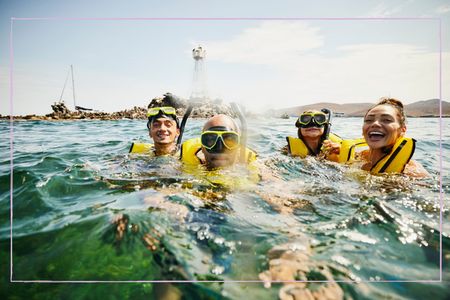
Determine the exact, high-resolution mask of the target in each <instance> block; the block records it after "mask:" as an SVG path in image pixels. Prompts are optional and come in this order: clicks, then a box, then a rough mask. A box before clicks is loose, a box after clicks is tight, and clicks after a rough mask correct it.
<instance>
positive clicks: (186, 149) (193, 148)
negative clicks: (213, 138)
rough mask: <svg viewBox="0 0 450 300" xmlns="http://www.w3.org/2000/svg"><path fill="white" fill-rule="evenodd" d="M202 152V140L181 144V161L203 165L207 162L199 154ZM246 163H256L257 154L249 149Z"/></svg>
mask: <svg viewBox="0 0 450 300" xmlns="http://www.w3.org/2000/svg"><path fill="white" fill-rule="evenodd" d="M201 150H202V142H201V141H200V138H199V137H198V138H193V139H189V140H187V141H185V142H184V143H183V144H181V157H180V158H181V161H182V162H184V163H186V164H189V165H201V164H204V163H205V162H203V161H201V160H200V158H199V157H198V156H197V153H198V152H200V151H201ZM245 158H246V163H247V164H249V163H251V162H254V161H256V153H255V152H254V151H253V150H250V149H249V148H246V149H245Z"/></svg>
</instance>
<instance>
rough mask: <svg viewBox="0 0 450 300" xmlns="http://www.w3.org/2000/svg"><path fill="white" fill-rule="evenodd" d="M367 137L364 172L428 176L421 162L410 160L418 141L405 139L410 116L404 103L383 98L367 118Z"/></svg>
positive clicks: (364, 131)
mask: <svg viewBox="0 0 450 300" xmlns="http://www.w3.org/2000/svg"><path fill="white" fill-rule="evenodd" d="M362 131H363V135H364V139H365V140H366V143H367V145H368V146H369V149H368V150H366V151H364V152H362V153H361V158H362V159H363V160H364V161H365V163H364V165H363V166H362V169H363V170H367V171H371V172H372V173H382V172H384V171H388V170H389V168H390V167H394V168H395V169H391V170H392V171H393V172H400V173H404V174H406V175H410V176H414V177H426V176H428V175H429V174H428V172H427V171H426V170H425V169H424V168H423V167H422V165H420V164H419V163H418V162H415V161H413V160H410V158H411V157H412V155H413V154H414V149H415V140H414V139H411V138H406V137H404V135H405V132H406V117H405V113H404V110H403V104H402V102H401V101H399V100H397V99H393V98H383V99H381V100H380V102H378V104H377V105H375V106H374V107H372V108H371V109H369V111H368V112H367V113H366V115H365V116H364V124H363V128H362Z"/></svg>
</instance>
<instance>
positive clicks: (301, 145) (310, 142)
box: [284, 110, 341, 161]
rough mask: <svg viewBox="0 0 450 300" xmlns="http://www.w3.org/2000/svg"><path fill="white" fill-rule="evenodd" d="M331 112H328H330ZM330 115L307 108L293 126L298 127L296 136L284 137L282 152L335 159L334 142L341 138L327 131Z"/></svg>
mask: <svg viewBox="0 0 450 300" xmlns="http://www.w3.org/2000/svg"><path fill="white" fill-rule="evenodd" d="M330 113H331V112H329V114H330ZM329 119H330V116H327V114H325V113H324V112H322V111H317V110H308V111H305V112H303V113H302V114H301V115H300V116H299V118H298V119H297V121H296V123H295V126H296V127H297V128H298V130H297V136H298V137H292V136H288V137H286V140H287V143H288V144H287V146H286V147H285V148H284V152H287V153H288V154H290V155H292V156H299V157H302V158H304V157H306V156H309V155H310V156H319V155H320V156H325V157H326V158H327V159H329V160H332V161H337V155H336V154H335V153H334V151H335V147H333V148H330V147H331V146H332V145H334V143H339V142H340V141H341V138H339V137H338V136H337V135H334V134H332V133H329V127H330V126H331V124H330V123H329Z"/></svg>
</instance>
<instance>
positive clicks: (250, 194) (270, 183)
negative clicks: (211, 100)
mask: <svg viewBox="0 0 450 300" xmlns="http://www.w3.org/2000/svg"><path fill="white" fill-rule="evenodd" d="M204 121H205V120H198V119H197V120H192V119H191V120H189V121H188V123H187V126H186V127H187V128H186V131H185V135H184V138H185V139H187V138H191V137H195V136H197V135H198V134H199V133H200V129H201V127H202V125H203V123H204ZM294 122H295V120H294V119H289V120H283V119H270V118H268V119H255V120H248V123H249V132H248V145H249V147H251V148H252V149H254V150H256V152H257V153H258V155H259V157H258V160H259V161H260V164H261V166H262V168H261V169H262V172H263V173H264V174H263V180H262V181H261V182H259V183H258V184H250V185H248V186H244V187H239V188H236V189H233V188H227V189H222V188H220V187H217V186H215V185H212V184H211V183H210V182H208V181H207V180H205V179H203V178H201V176H200V177H199V176H193V175H189V174H185V173H184V172H183V168H182V166H181V165H180V163H179V162H178V161H177V160H174V159H171V158H157V159H149V158H147V157H145V156H140V155H129V154H128V150H129V147H130V144H131V142H132V141H137V140H140V141H147V142H149V139H148V133H147V130H146V125H145V121H139V120H120V121H88V120H86V121H84V120H83V121H61V122H46V121H16V122H14V123H13V131H12V133H13V158H14V159H13V173H12V174H13V175H12V182H13V189H12V196H13V198H12V199H13V203H12V207H13V211H12V213H13V219H12V231H10V221H11V220H10V213H11V211H10V194H11V189H10V183H11V177H10V175H11V161H10V144H9V142H8V141H9V139H8V137H9V136H10V134H11V127H10V126H11V125H10V123H9V122H7V121H2V122H0V132H1V134H2V137H4V138H3V143H1V144H0V148H1V149H0V150H1V151H0V186H1V190H0V216H1V217H0V245H1V247H0V251H1V253H0V261H1V266H2V279H3V280H2V284H1V286H0V297H1V298H2V299H98V298H100V297H103V298H105V299H153V298H154V299H159V298H163V294H164V293H166V295H167V294H168V293H169V294H170V293H177V294H180V295H182V297H183V298H184V299H222V298H223V299H242V298H243V297H244V296H245V297H246V298H247V299H277V297H278V295H279V293H280V289H281V288H282V287H283V284H281V283H279V284H272V286H271V287H265V286H264V284H263V283H262V282H257V281H259V280H260V279H259V274H260V273H262V272H264V271H266V270H268V269H269V264H270V254H269V253H270V252H271V249H277V247H278V248H282V249H286V247H287V249H292V247H294V248H295V247H302V245H305V244H308V245H310V248H311V250H310V254H309V261H310V265H311V266H316V267H317V268H320V266H325V267H326V268H327V269H329V270H330V272H331V274H332V278H333V279H334V280H336V281H338V282H339V283H338V284H339V287H340V288H341V289H342V290H343V292H344V295H345V296H346V297H351V298H353V299H386V298H389V299H424V298H427V299H448V298H449V297H450V292H449V291H448V289H447V286H446V284H445V283H442V282H438V281H439V280H440V279H441V277H440V266H441V265H442V268H443V270H442V276H443V277H442V279H444V280H447V281H448V280H450V272H449V266H448V264H449V259H450V258H449V257H450V239H449V236H448V235H449V233H450V227H449V219H450V217H449V212H448V204H449V202H448V193H449V191H450V174H449V171H450V162H449V160H448V157H450V142H449V141H450V120H449V119H442V127H441V128H440V126H439V124H440V120H439V119H437V118H411V119H409V120H408V130H407V135H408V136H411V137H414V138H415V139H416V140H417V141H418V143H417V148H416V152H415V154H414V157H413V159H415V160H417V161H419V162H420V163H422V164H423V165H424V167H425V168H426V169H427V170H428V171H429V172H430V173H431V178H428V179H424V180H411V179H408V178H404V177H402V176H388V177H379V176H371V175H368V174H367V173H365V172H362V171H359V170H356V169H354V168H351V167H348V166H342V165H338V164H334V163H330V162H324V161H320V160H317V159H315V158H307V159H299V158H291V157H287V156H285V155H282V154H281V153H280V151H279V149H280V148H282V147H283V146H284V145H285V144H286V140H285V137H286V136H287V135H295V132H296V130H295V126H294ZM361 125H362V119H361V118H335V119H334V122H333V127H332V131H333V132H334V133H336V134H338V135H340V136H341V137H344V138H356V137H359V136H360V135H361ZM440 130H442V132H443V135H442V147H441V148H440V142H439V132H440ZM441 150H442V151H441ZM441 154H442V157H443V159H442V160H440V157H441ZM440 178H442V196H443V201H444V206H445V208H444V210H442V211H441V210H440V201H441V198H440V197H441V194H440V193H439V180H440ZM155 203H156V204H155ZM149 207H150V208H149ZM118 215H126V216H127V218H128V224H127V227H129V228H128V230H127V231H126V232H125V233H124V234H123V236H120V237H119V236H118V234H117V232H116V225H114V223H113V221H112V220H113V219H114V218H115V217H117V216H118ZM441 217H442V220H441ZM441 221H442V222H441ZM441 223H442V225H441ZM11 232H12V255H10V254H11V253H10V237H11ZM441 245H442V252H443V253H441V252H440V251H441V250H440V246H441ZM283 247H284V248H283ZM441 254H442V255H441ZM441 257H442V262H441V260H440V259H441ZM10 259H12V260H11V261H10ZM10 263H12V265H11V264H10ZM11 270H12V280H13V281H16V282H12V283H10V282H9V281H10V272H11ZM307 278H308V280H322V279H324V278H322V277H320V276H318V275H317V274H316V275H314V274H313V272H310V273H308V275H307ZM139 280H141V281H145V282H140V283H131V282H127V281H139ZM153 280H157V281H158V280H162V281H186V280H190V281H192V280H207V281H209V282H207V283H200V282H196V283H183V282H178V283H172V284H167V283H152V282H148V281H153ZM65 281H75V282H78V283H68V282H65ZM97 281H101V282H97ZM104 281H120V283H119V282H115V283H106V282H104ZM224 281H225V282H224ZM244 281H255V282H244ZM344 281H357V283H345V282H344ZM402 281H412V282H402ZM307 288H309V289H311V290H313V289H314V288H315V286H314V285H313V284H308V286H307Z"/></svg>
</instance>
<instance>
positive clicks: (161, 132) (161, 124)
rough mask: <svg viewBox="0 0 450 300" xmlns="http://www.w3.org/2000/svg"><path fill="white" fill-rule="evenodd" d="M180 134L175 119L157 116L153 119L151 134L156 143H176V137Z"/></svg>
mask: <svg viewBox="0 0 450 300" xmlns="http://www.w3.org/2000/svg"><path fill="white" fill-rule="evenodd" d="M179 134H180V130H179V129H178V128H177V123H176V122H175V120H173V119H170V118H164V117H161V118H157V119H155V120H153V121H152V123H151V126H150V130H149V135H150V137H151V138H152V139H153V141H154V143H155V146H156V145H158V144H159V145H167V144H171V143H175V139H176V138H177V136H178V135H179Z"/></svg>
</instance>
